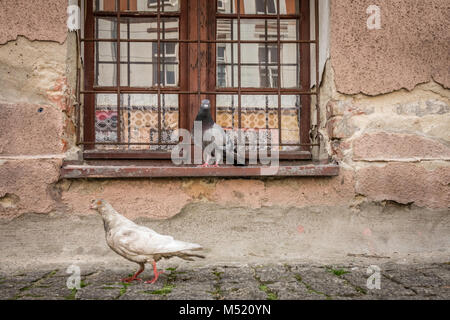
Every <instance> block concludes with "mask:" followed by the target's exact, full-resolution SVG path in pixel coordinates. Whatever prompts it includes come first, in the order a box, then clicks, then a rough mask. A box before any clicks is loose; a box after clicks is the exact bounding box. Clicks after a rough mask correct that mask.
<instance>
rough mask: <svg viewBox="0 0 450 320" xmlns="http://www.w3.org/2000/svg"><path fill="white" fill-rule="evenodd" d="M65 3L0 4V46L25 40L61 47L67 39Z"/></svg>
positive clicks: (20, 0) (14, 0)
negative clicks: (55, 43)
mask: <svg viewBox="0 0 450 320" xmlns="http://www.w3.org/2000/svg"><path fill="white" fill-rule="evenodd" d="M67 4H68V2H67V0H39V1H30V0H2V1H0V44H2V43H5V42H7V41H11V40H15V39H17V37H18V36H25V37H27V38H28V39H30V40H50V41H56V42H59V43H63V42H64V41H65V40H66V36H67V24H66V21H67V13H66V10H67Z"/></svg>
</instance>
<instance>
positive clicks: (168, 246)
mask: <svg viewBox="0 0 450 320" xmlns="http://www.w3.org/2000/svg"><path fill="white" fill-rule="evenodd" d="M111 231H112V232H113V233H114V234H113V236H112V239H111V240H112V245H113V246H114V248H115V249H116V250H118V251H120V252H123V253H124V254H125V255H128V256H137V255H154V254H158V253H171V252H178V251H185V250H193V249H199V248H201V246H200V245H198V244H193V243H188V242H183V241H178V240H175V239H174V238H173V237H171V236H165V235H161V234H159V233H157V232H155V231H153V230H151V229H148V228H146V227H143V226H138V227H137V228H136V227H131V226H123V227H119V228H117V230H114V229H113V230H111Z"/></svg>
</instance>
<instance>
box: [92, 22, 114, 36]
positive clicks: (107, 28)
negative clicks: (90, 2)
mask: <svg viewBox="0 0 450 320" xmlns="http://www.w3.org/2000/svg"><path fill="white" fill-rule="evenodd" d="M95 28H96V29H95V30H96V38H98V39H116V38H117V19H115V18H97V19H96V26H95Z"/></svg>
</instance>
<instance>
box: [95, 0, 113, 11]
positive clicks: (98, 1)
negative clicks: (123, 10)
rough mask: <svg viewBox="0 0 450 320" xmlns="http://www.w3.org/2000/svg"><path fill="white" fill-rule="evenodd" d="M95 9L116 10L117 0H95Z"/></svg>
mask: <svg viewBox="0 0 450 320" xmlns="http://www.w3.org/2000/svg"><path fill="white" fill-rule="evenodd" d="M93 2H94V11H116V0H95V1H93Z"/></svg>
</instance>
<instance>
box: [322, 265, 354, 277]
mask: <svg viewBox="0 0 450 320" xmlns="http://www.w3.org/2000/svg"><path fill="white" fill-rule="evenodd" d="M326 270H327V272H329V273H331V274H334V275H335V276H337V277H341V276H343V275H344V274H348V273H350V271H346V270H344V269H333V268H331V267H326Z"/></svg>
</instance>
